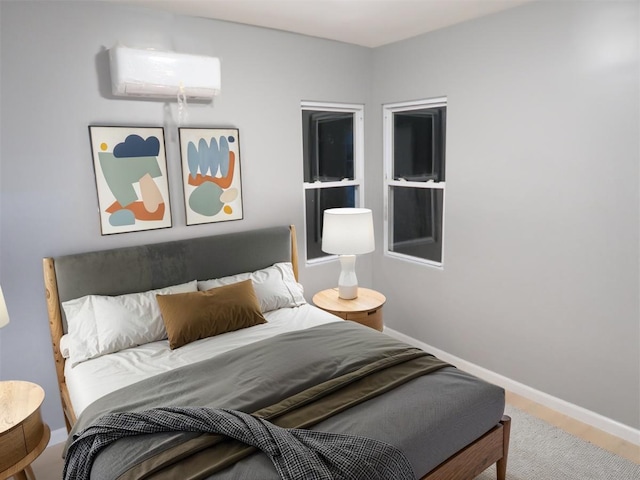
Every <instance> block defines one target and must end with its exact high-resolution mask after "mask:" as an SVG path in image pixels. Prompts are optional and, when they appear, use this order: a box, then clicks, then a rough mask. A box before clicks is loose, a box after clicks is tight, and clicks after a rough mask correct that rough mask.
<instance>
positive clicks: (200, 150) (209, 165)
mask: <svg viewBox="0 0 640 480" xmlns="http://www.w3.org/2000/svg"><path fill="white" fill-rule="evenodd" d="M178 131H179V136H180V155H181V157H182V181H183V186H184V201H185V209H186V220H187V225H198V224H202V223H215V222H225V221H229V220H241V219H242V218H243V210H242V182H241V177H240V139H239V131H238V129H237V128H179V129H178Z"/></svg>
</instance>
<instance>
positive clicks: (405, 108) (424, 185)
mask: <svg viewBox="0 0 640 480" xmlns="http://www.w3.org/2000/svg"><path fill="white" fill-rule="evenodd" d="M446 106H447V97H446V96H443V97H435V98H428V99H422V100H412V101H406V102H397V103H387V104H383V105H382V118H383V126H382V129H383V136H382V137H383V140H382V141H383V162H382V163H383V168H384V186H383V188H384V194H383V202H384V228H383V233H384V235H383V237H384V255H385V256H388V257H392V258H398V259H401V260H406V261H409V262H412V263H417V264H420V265H427V266H429V267H433V268H437V269H440V270H443V269H444V261H445V208H446V201H445V187H446V181H442V182H421V181H420V182H418V181H409V180H395V179H394V178H393V167H394V153H393V152H394V115H395V114H396V113H401V112H409V111H412V110H422V109H426V108H436V107H446ZM444 155H445V162H444V167H443V168H444V171H446V168H447V166H446V129H445V151H444ZM445 178H446V176H445ZM394 187H395V188H402V187H409V188H420V189H429V190H442V225H441V232H442V242H441V243H442V251H441V256H440V261H439V262H437V261H434V260H428V259H426V258H421V257H416V256H413V255H408V254H405V253H399V252H394V251H392V250H390V248H389V247H390V245H389V241H390V230H391V227H392V225H393V212H392V211H391V207H392V205H391V203H390V202H391V200H390V197H391V189H392V188H394ZM432 208H433V206H432ZM432 215H433V216H434V217H435V214H434V213H432Z"/></svg>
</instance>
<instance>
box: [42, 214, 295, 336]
mask: <svg viewBox="0 0 640 480" xmlns="http://www.w3.org/2000/svg"><path fill="white" fill-rule="evenodd" d="M290 235H291V233H290V231H289V227H274V228H268V229H261V230H252V231H248V232H241V233H230V234H225V235H216V236H211V237H200V238H191V239H186V240H176V241H172V242H164V243H154V244H149V245H140V246H135V247H126V248H116V249H112V250H102V251H97V252H88V253H77V254H73V255H66V256H62V257H57V258H54V266H55V273H56V279H57V283H58V295H59V300H60V302H64V301H66V300H71V299H73V298H79V297H82V296H84V295H91V294H93V295H121V294H123V293H133V292H144V291H147V290H152V289H156V288H162V287H167V286H169V285H177V284H180V283H185V282H189V281H191V280H194V279H195V280H208V279H210V278H219V277H224V276H227V275H233V274H236V273H242V272H252V271H254V270H259V269H261V268H265V267H268V266H270V265H273V264H274V263H277V262H290V261H291V241H290ZM63 317H64V312H63ZM64 324H65V331H66V322H65V323H64Z"/></svg>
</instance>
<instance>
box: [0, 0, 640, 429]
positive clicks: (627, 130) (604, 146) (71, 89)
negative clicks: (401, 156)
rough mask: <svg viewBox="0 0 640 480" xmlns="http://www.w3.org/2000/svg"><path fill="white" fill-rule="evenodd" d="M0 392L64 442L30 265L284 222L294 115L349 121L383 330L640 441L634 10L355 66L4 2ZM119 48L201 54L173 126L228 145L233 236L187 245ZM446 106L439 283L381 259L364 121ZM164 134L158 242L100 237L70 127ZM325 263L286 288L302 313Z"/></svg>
mask: <svg viewBox="0 0 640 480" xmlns="http://www.w3.org/2000/svg"><path fill="white" fill-rule="evenodd" d="M0 16H1V19H0V22H1V23H0V27H1V28H0V32H1V33H0V34H1V38H0V40H1V45H0V48H1V50H0V54H1V72H0V80H1V84H0V88H1V91H0V93H1V95H0V120H1V130H0V131H1V141H2V143H1V145H0V154H1V156H0V283H1V284H2V287H3V291H4V293H5V297H6V300H7V302H8V304H9V311H10V314H11V318H12V322H11V324H10V325H9V326H8V327H7V328H5V329H3V330H2V331H0V346H1V351H0V378H1V379H25V380H31V381H35V382H37V383H39V384H41V385H43V386H44V387H45V389H46V393H47V399H46V402H45V406H44V413H45V419H46V421H48V422H49V424H50V425H51V427H52V428H54V429H55V428H60V427H61V426H62V425H63V423H62V417H61V414H60V408H59V400H58V394H57V385H56V380H55V371H54V366H53V361H52V355H51V349H50V340H49V331H48V327H47V321H46V307H45V300H44V288H43V284H42V273H41V258H42V257H44V256H49V255H60V254H66V253H71V252H77V251H83V250H84V251H87V250H96V249H103V248H112V247H119V246H124V245H134V244H139V243H145V242H159V241H165V240H171V239H176V238H184V237H191V236H201V235H208V234H217V233H225V232H229V231H238V230H247V229H251V228H257V227H261V226H268V225H275V224H282V223H294V224H296V225H297V227H298V230H299V233H300V237H301V238H300V239H299V245H300V246H302V245H303V238H302V232H303V207H302V188H301V182H302V164H301V161H300V157H301V155H300V154H301V148H302V146H301V135H300V125H301V120H300V111H299V104H300V101H301V100H318V101H343V102H349V103H365V104H366V107H365V129H366V137H367V141H366V142H367V143H366V151H365V157H366V167H365V170H366V171H365V178H366V181H367V186H366V195H367V200H366V204H367V206H369V207H373V208H374V211H375V215H376V231H377V235H378V238H377V241H378V243H377V244H378V249H377V251H376V253H375V254H372V255H368V256H365V258H363V259H359V260H358V265H359V271H358V276H359V279H360V280H361V283H362V284H364V285H366V284H368V283H371V282H372V281H374V286H375V287H376V288H378V289H379V290H381V291H382V292H383V293H384V294H385V295H387V298H388V302H387V305H386V306H385V321H386V322H387V324H388V325H389V326H391V327H392V328H394V329H396V330H399V331H401V332H403V333H406V334H408V335H411V336H413V337H415V338H417V339H418V340H421V341H423V342H425V343H428V344H431V345H433V346H435V347H437V348H440V349H442V350H444V351H447V352H450V353H451V354H453V355H456V356H458V357H460V358H464V359H466V360H468V361H470V362H474V363H476V364H478V365H480V366H482V367H485V368H488V369H491V370H494V371H495V372H498V373H500V374H502V375H505V376H507V377H510V378H512V379H514V380H517V381H520V382H522V383H525V384H528V385H530V386H532V387H534V388H537V389H539V390H542V391H544V392H547V393H549V394H551V395H555V396H557V397H559V398H562V399H564V400H566V401H569V402H572V403H575V404H577V405H581V406H583V407H585V408H588V409H591V410H593V411H595V412H598V413H600V414H602V415H605V416H608V417H610V418H612V419H615V420H618V421H620V422H623V423H625V424H627V425H630V426H633V427H636V428H638V427H639V426H640V418H639V416H640V415H639V412H638V405H639V402H640V392H639V390H640V386H639V385H638V383H639V382H638V380H639V379H640V352H639V348H640V347H639V340H640V331H639V325H638V323H639V316H640V315H639V306H638V297H639V296H638V291H639V285H638V276H639V272H638V269H639V263H640V259H639V253H638V250H639V211H638V210H639V186H638V184H639V172H638V163H639V155H638V153H639V152H638V131H639V126H640V125H639V119H638V105H639V98H638V90H639V88H638V81H639V76H638V21H639V18H638V17H639V16H638V4H637V3H636V2H626V3H625V2H535V3H534V4H532V5H526V6H524V7H519V8H516V9H514V10H511V11H507V12H502V13H500V14H496V15H492V16H489V17H485V18H482V19H479V20H476V21H472V22H467V23H465V24H461V25H459V26H455V27H451V28H448V29H445V30H441V31H438V32H434V33H432V34H428V35H425V36H422V37H419V38H416V39H413V40H408V41H405V42H400V43H397V44H394V45H390V46H387V47H382V48H378V49H375V50H368V49H364V48H360V47H354V46H350V45H346V44H340V43H336V42H330V41H323V40H318V39H314V38H307V37H303V36H298V35H293V34H287V33H282V32H276V31H271V30H265V29H259V28H252V27H246V26H242V25H237V24H231V23H225V22H218V21H211V20H204V19H195V18H186V17H176V16H173V15H169V14H164V13H159V12H151V11H145V10H139V9H130V8H126V7H123V6H119V5H118V6H116V5H113V4H109V5H105V4H102V3H98V2H46V1H45V2H30V1H22V2H0ZM118 41H121V42H123V43H126V44H130V45H133V46H155V47H160V48H170V49H174V50H177V51H184V52H190V53H200V54H207V55H215V56H219V57H220V58H221V59H222V72H223V80H222V81H223V85H222V95H221V96H220V97H218V98H217V99H216V100H215V103H214V105H213V106H202V105H193V106H191V107H190V110H189V115H190V116H189V125H192V126H234V127H238V128H239V129H240V141H241V155H242V158H241V161H242V181H243V199H244V208H245V219H244V220H242V221H239V222H230V223H223V224H215V225H204V226H192V227H186V226H185V225H184V223H185V222H184V205H183V203H182V189H181V185H180V165H179V154H178V150H177V146H176V138H175V133H176V128H175V125H174V120H173V119H175V117H176V108H175V104H172V105H171V106H170V107H169V111H168V112H167V111H166V110H165V106H164V105H163V104H162V103H160V102H156V101H141V100H122V99H113V98H109V94H108V89H109V85H108V72H109V70H108V65H107V63H106V59H105V53H104V51H103V49H104V48H109V47H111V46H112V45H114V44H115V43H116V42H118ZM440 95H448V97H449V111H448V116H449V122H448V160H447V161H448V164H447V193H446V195H447V197H446V202H447V203H446V212H445V221H446V225H445V229H446V231H445V235H446V238H445V256H446V257H445V269H444V270H443V271H439V270H434V269H429V268H425V267H421V266H416V265H413V264H409V263H406V262H402V261H398V260H392V259H389V258H387V257H384V256H383V254H382V249H381V245H382V218H383V216H382V191H381V185H382V157H381V152H382V140H381V139H382V125H381V104H382V103H387V102H396V101H402V100H411V99H419V98H426V97H433V96H440ZM97 123H102V124H115V125H127V124H134V125H165V126H166V127H167V128H166V132H165V133H166V137H167V152H168V162H169V178H170V191H171V206H172V211H173V221H174V227H173V228H171V229H166V230H158V231H152V232H138V233H132V234H122V235H115V236H107V237H101V236H100V234H99V232H100V229H99V225H98V213H97V201H96V193H95V185H94V176H93V170H92V163H91V162H92V160H91V154H90V146H89V136H88V132H87V125H90V124H97ZM338 271H339V267H338V265H337V264H335V263H334V264H329V265H320V266H315V267H313V268H306V269H305V268H303V271H302V272H301V276H302V281H303V283H304V284H305V287H306V291H307V297H310V296H311V295H313V293H314V292H315V291H317V290H319V289H321V288H326V287H328V286H330V285H334V284H335V279H336V277H337V275H338Z"/></svg>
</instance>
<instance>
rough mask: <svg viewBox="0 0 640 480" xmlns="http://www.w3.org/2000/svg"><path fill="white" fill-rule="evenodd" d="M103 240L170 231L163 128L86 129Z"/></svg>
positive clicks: (108, 127)
mask: <svg viewBox="0 0 640 480" xmlns="http://www.w3.org/2000/svg"><path fill="white" fill-rule="evenodd" d="M89 138H90V141H91V152H92V155H93V168H94V173H95V180H96V190H97V193H98V207H99V213H100V231H101V234H102V235H111V234H115V233H127V232H137V231H142V230H153V229H158V228H170V227H171V204H170V200H169V182H168V179H167V159H166V149H165V140H164V129H163V128H162V127H127V126H102V125H89Z"/></svg>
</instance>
